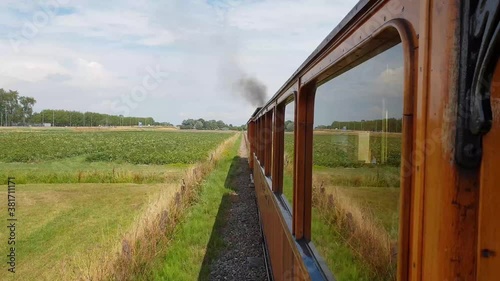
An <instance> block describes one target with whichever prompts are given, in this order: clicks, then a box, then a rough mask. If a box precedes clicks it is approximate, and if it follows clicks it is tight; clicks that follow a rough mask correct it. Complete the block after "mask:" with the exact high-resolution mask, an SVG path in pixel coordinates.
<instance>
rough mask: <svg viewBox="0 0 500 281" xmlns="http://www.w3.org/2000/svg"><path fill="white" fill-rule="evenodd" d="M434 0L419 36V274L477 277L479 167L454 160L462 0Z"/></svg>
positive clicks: (437, 277)
mask: <svg viewBox="0 0 500 281" xmlns="http://www.w3.org/2000/svg"><path fill="white" fill-rule="evenodd" d="M429 4H430V6H429V7H426V8H427V9H428V11H429V18H428V27H429V32H428V34H427V35H426V36H422V37H420V40H425V42H423V41H422V44H421V47H422V45H423V46H425V47H424V48H422V49H420V50H419V52H420V54H422V55H421V56H420V57H421V59H422V60H421V62H422V65H420V66H419V70H420V69H421V68H422V69H423V70H422V71H423V72H424V73H428V76H427V77H426V78H425V80H423V81H422V84H421V85H419V86H420V87H421V91H419V94H422V95H424V96H426V97H427V101H426V104H425V106H426V107H427V108H426V115H425V116H423V118H425V138H424V139H421V138H419V137H421V135H419V131H417V138H418V139H417V141H418V142H421V143H422V144H423V149H418V148H417V151H416V153H419V154H416V156H415V157H416V158H423V159H424V160H423V161H425V164H424V167H423V169H424V175H423V186H417V188H419V189H420V188H423V190H422V193H423V221H422V231H423V233H422V239H421V243H422V252H421V263H422V264H421V265H422V268H421V274H422V275H421V279H415V280H476V279H475V272H476V268H475V266H476V257H475V255H473V254H472V253H475V252H476V251H475V247H476V227H477V196H478V188H477V172H475V171H468V170H463V169H458V167H457V166H456V164H455V160H454V148H455V146H454V145H455V139H456V135H455V126H456V118H457V117H456V116H457V115H456V114H457V109H456V104H457V77H458V76H457V75H458V71H457V69H458V61H457V60H458V55H457V50H458V49H459V48H460V46H461V43H460V41H459V40H458V38H457V37H456V36H455V35H456V34H457V30H458V29H459V26H460V21H459V9H458V1H429ZM418 117H422V116H418ZM421 121H422V120H417V122H419V124H418V125H422V123H420V122H421ZM420 129H424V128H421V127H420ZM417 161H422V160H417ZM418 168H422V167H421V166H417V169H418ZM420 179H422V178H420ZM420 179H419V180H420ZM415 246H416V247H418V245H415Z"/></svg>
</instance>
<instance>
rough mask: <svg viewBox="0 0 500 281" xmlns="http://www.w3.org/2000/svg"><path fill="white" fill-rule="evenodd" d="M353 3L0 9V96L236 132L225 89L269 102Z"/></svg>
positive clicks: (241, 105) (64, 4) (42, 4)
mask: <svg viewBox="0 0 500 281" xmlns="http://www.w3.org/2000/svg"><path fill="white" fill-rule="evenodd" d="M356 2H357V1H355V0H349V1H348V0H308V1H305V0H269V1H266V0H259V1H214V0H209V1H192V0H179V1H148V0H134V1H132V0H122V1H119V0H109V1H102V0H80V1H76V0H45V1H19V0H3V1H1V3H0V30H1V31H0V43H1V44H0V59H1V61H2V64H1V65H0V88H4V89H13V90H18V91H19V92H20V94H21V95H27V96H33V97H35V98H36V99H37V101H38V103H37V105H36V108H35V110H41V109H45V108H57V109H70V110H79V111H97V112H103V113H110V114H124V115H133V116H152V117H154V118H155V119H156V120H158V121H169V122H172V123H175V124H179V123H180V122H181V121H182V120H183V119H186V118H198V117H201V118H205V119H222V120H224V121H225V122H227V123H232V124H243V123H245V122H246V120H247V118H248V117H249V116H250V114H251V113H252V112H253V111H254V106H252V105H251V104H250V103H248V102H247V101H245V99H244V98H242V97H241V95H240V94H239V93H238V91H237V90H236V89H235V87H234V84H235V82H236V81H237V80H238V79H239V78H240V77H241V76H251V77H255V78H257V79H259V80H260V81H261V82H262V83H263V84H264V85H265V86H266V88H267V96H268V97H271V96H272V95H273V94H274V93H275V92H276V91H277V90H278V89H279V88H280V86H281V85H282V84H283V83H284V82H285V81H286V80H287V78H288V77H289V76H290V75H291V74H292V73H293V72H294V71H295V70H296V69H297V67H298V66H299V65H300V64H301V63H302V61H304V60H305V59H306V58H307V56H308V55H309V54H310V53H311V52H312V51H313V50H314V49H315V47H316V46H317V45H318V44H319V43H320V42H321V41H322V40H323V39H324V37H325V36H326V35H327V34H328V33H329V32H330V31H331V30H332V29H333V28H334V27H335V26H336V25H337V24H338V23H339V22H340V20H341V19H342V18H343V17H344V16H345V15H346V14H347V13H348V11H349V10H350V9H351V8H352V7H353V6H354V5H355V4H356Z"/></svg>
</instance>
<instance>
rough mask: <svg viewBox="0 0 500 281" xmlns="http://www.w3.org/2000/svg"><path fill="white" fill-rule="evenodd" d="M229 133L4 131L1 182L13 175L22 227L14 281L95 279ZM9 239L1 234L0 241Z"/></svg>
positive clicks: (0, 143)
mask: <svg viewBox="0 0 500 281" xmlns="http://www.w3.org/2000/svg"><path fill="white" fill-rule="evenodd" d="M232 136H234V133H222V132H220V133H219V132H179V131H172V130H139V129H136V130H123V131H122V130H75V129H60V128H58V129H55V128H51V129H38V130H12V129H11V130H0V177H1V181H2V182H4V184H6V183H7V177H8V176H13V177H15V178H16V180H15V182H16V185H17V186H16V204H17V206H16V207H17V209H16V215H17V219H18V221H19V225H22V228H21V227H20V228H19V230H18V234H17V250H16V251H17V255H18V256H17V268H18V269H19V270H18V271H17V273H16V277H18V280H70V279H71V277H68V276H72V277H74V276H75V275H76V276H79V275H82V274H88V276H91V275H92V274H93V273H95V270H97V269H96V266H97V264H98V263H97V261H98V260H97V259H96V257H100V258H102V259H107V258H111V257H110V256H111V255H116V253H117V252H119V251H120V250H121V246H122V245H121V242H122V241H121V238H122V237H123V235H124V234H125V233H126V232H130V231H133V229H134V225H135V224H136V223H137V219H139V218H140V217H141V214H143V213H144V212H145V211H146V209H147V208H148V206H150V205H151V202H156V201H155V200H158V198H160V197H161V198H162V200H167V201H170V200H172V199H173V198H174V197H175V196H174V195H175V193H176V192H177V191H178V190H179V189H180V183H181V179H183V178H184V177H185V174H186V172H187V171H188V170H189V169H190V168H191V167H192V166H193V165H194V164H195V163H198V162H201V161H206V160H207V159H209V158H210V153H211V151H213V150H214V149H215V148H216V147H217V146H219V145H220V144H221V143H222V142H224V141H225V140H227V139H229V138H230V137H232ZM0 196H1V197H3V198H6V192H5V191H4V190H2V191H1V192H0ZM4 216H5V214H4V215H2V218H4V219H5V217H4ZM5 235H6V232H3V231H2V232H0V240H6V236H5ZM2 252H3V251H2ZM75 272H77V274H75ZM72 274H73V275H72ZM1 276H5V275H0V280H3V279H2V277H1ZM64 276H65V277H64ZM68 278H70V279H68Z"/></svg>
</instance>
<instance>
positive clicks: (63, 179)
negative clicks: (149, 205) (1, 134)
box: [0, 156, 189, 184]
mask: <svg viewBox="0 0 500 281" xmlns="http://www.w3.org/2000/svg"><path fill="white" fill-rule="evenodd" d="M188 167H189V165H188V164H167V165H134V164H129V163H116V162H87V161H85V158H84V157H82V156H79V157H72V158H65V159H59V160H49V161H43V162H38V163H2V162H0V182H3V184H7V177H8V176H15V177H16V182H17V183H18V184H32V183H148V184H152V183H162V182H172V181H179V175H180V174H181V173H182V172H183V171H184V170H185V169H186V168H188Z"/></svg>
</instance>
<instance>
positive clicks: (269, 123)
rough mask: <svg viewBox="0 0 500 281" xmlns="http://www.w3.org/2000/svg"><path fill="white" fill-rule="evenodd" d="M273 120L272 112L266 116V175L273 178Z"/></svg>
mask: <svg viewBox="0 0 500 281" xmlns="http://www.w3.org/2000/svg"><path fill="white" fill-rule="evenodd" d="M273 118H274V112H273V111H272V110H271V111H269V112H268V113H267V114H266V132H265V142H266V145H265V150H266V163H265V173H266V176H268V177H271V167H272V163H273V157H272V155H273V154H272V153H273Z"/></svg>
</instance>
